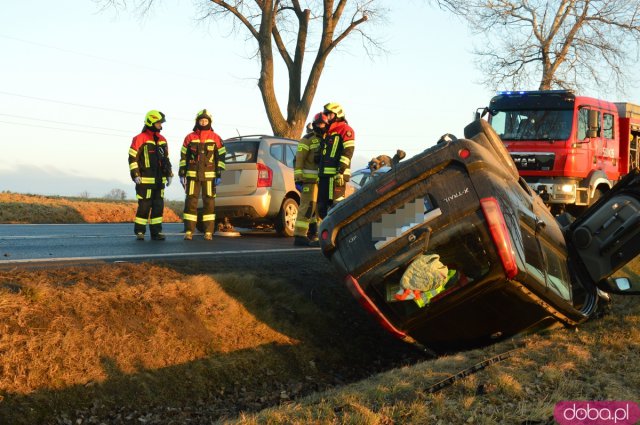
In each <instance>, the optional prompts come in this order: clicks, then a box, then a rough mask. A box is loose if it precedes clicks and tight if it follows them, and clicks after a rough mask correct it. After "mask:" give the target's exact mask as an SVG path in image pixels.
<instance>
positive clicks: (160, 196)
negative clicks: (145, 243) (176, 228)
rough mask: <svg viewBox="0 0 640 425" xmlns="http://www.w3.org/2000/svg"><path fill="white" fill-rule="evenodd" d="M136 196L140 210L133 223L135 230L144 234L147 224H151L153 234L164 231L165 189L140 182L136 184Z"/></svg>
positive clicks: (150, 228) (150, 229)
mask: <svg viewBox="0 0 640 425" xmlns="http://www.w3.org/2000/svg"><path fill="white" fill-rule="evenodd" d="M136 198H138V210H137V211H136V218H135V220H134V223H133V232H134V233H135V234H138V233H142V234H144V233H145V230H146V229H147V224H149V232H151V236H155V235H157V234H158V233H160V232H162V213H163V211H164V189H151V188H149V185H142V184H138V185H136ZM149 215H151V216H149Z"/></svg>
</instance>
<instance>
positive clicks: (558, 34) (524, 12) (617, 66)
mask: <svg viewBox="0 0 640 425" xmlns="http://www.w3.org/2000/svg"><path fill="white" fill-rule="evenodd" d="M437 3H438V4H439V5H440V7H442V8H445V9H447V10H449V11H451V12H453V13H455V14H457V15H459V16H461V17H463V18H464V19H466V20H467V21H468V22H469V24H470V27H471V28H472V30H473V31H474V32H476V33H477V34H484V35H486V42H485V43H483V44H482V45H481V46H480V47H476V48H475V51H474V53H475V54H476V55H477V58H478V65H479V68H480V69H481V70H482V71H483V73H484V76H483V81H482V82H483V83H484V85H486V86H488V87H490V88H493V89H499V88H502V89H504V88H509V89H523V88H527V87H530V86H531V85H532V84H535V83H536V82H537V81H539V89H540V90H548V89H552V88H577V89H579V88H582V87H585V86H591V87H600V88H605V87H606V88H612V87H613V86H615V88H617V89H619V90H621V89H623V88H624V85H625V83H626V82H627V81H628V78H629V74H628V71H633V69H634V67H630V66H629V65H632V64H635V62H636V61H637V59H638V53H637V52H638V45H639V42H640V2H638V0H523V1H515V0H437ZM538 79H539V80H538Z"/></svg>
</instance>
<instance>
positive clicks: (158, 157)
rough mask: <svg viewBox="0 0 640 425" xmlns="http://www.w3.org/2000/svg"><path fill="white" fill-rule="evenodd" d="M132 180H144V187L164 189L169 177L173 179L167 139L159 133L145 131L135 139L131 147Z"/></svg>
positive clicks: (130, 167) (130, 168) (130, 169)
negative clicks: (138, 178)
mask: <svg viewBox="0 0 640 425" xmlns="http://www.w3.org/2000/svg"><path fill="white" fill-rule="evenodd" d="M129 171H130V172H131V179H132V180H135V178H136V177H140V178H141V179H142V185H148V186H149V188H152V187H155V188H159V189H162V188H164V185H165V184H166V183H167V177H173V172H172V171H171V162H170V161H169V150H168V147H167V139H165V138H164V136H163V135H161V134H160V133H157V132H153V131H151V130H149V129H146V128H145V129H144V130H143V131H142V133H140V134H138V135H137V136H135V137H134V138H133V141H132V142H131V147H129Z"/></svg>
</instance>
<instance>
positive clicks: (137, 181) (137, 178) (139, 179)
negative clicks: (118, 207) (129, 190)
mask: <svg viewBox="0 0 640 425" xmlns="http://www.w3.org/2000/svg"><path fill="white" fill-rule="evenodd" d="M133 181H134V182H136V184H142V179H141V178H140V176H138V177H136V178H135V179H133Z"/></svg>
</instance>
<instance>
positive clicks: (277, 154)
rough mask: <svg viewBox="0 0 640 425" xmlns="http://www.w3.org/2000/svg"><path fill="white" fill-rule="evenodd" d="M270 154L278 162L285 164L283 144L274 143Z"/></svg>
mask: <svg viewBox="0 0 640 425" xmlns="http://www.w3.org/2000/svg"><path fill="white" fill-rule="evenodd" d="M269 154H270V155H271V156H272V157H273V158H274V159H276V160H278V161H280V162H282V163H284V160H283V157H284V146H283V145H282V144H281V143H274V144H272V145H271V147H270V148H269Z"/></svg>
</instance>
